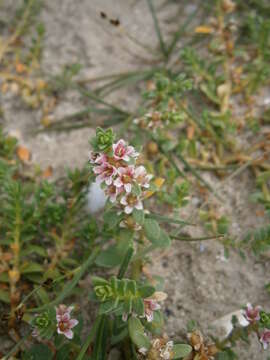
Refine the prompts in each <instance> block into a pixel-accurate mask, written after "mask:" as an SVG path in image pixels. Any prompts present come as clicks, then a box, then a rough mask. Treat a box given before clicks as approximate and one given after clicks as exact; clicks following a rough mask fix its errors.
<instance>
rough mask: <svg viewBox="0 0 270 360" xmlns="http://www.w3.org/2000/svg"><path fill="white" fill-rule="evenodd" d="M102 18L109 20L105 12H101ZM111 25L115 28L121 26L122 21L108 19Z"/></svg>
mask: <svg viewBox="0 0 270 360" xmlns="http://www.w3.org/2000/svg"><path fill="white" fill-rule="evenodd" d="M100 17H101V18H102V19H108V16H107V14H106V13H105V12H104V11H100ZM108 20H109V22H110V24H112V25H113V26H119V25H120V20H119V19H108Z"/></svg>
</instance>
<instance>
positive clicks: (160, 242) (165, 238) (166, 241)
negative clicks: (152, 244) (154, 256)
mask: <svg viewBox="0 0 270 360" xmlns="http://www.w3.org/2000/svg"><path fill="white" fill-rule="evenodd" d="M156 245H157V246H159V247H161V248H166V247H169V246H170V245H171V239H170V237H169V235H168V234H167V233H166V231H164V230H162V229H161V230H160V234H159V238H158V239H157V242H156Z"/></svg>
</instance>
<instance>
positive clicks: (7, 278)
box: [0, 272, 9, 283]
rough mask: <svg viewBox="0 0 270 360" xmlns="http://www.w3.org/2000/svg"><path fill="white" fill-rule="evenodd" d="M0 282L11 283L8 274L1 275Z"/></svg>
mask: <svg viewBox="0 0 270 360" xmlns="http://www.w3.org/2000/svg"><path fill="white" fill-rule="evenodd" d="M0 282H4V283H9V276H8V273H7V272H3V273H1V274H0Z"/></svg>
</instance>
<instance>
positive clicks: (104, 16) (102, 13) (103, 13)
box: [100, 11, 107, 19]
mask: <svg viewBox="0 0 270 360" xmlns="http://www.w3.org/2000/svg"><path fill="white" fill-rule="evenodd" d="M100 16H101V17H102V19H106V18H107V15H106V14H105V12H103V11H101V12H100Z"/></svg>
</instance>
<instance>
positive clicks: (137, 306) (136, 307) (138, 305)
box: [132, 297, 144, 316]
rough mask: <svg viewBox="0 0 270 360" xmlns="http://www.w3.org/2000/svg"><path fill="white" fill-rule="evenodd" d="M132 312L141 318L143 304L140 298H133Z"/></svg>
mask: <svg viewBox="0 0 270 360" xmlns="http://www.w3.org/2000/svg"><path fill="white" fill-rule="evenodd" d="M132 310H133V311H134V312H135V313H136V314H137V315H138V316H143V314H144V303H143V299H141V298H138V297H137V298H134V299H133V300H132Z"/></svg>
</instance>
